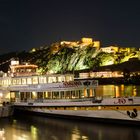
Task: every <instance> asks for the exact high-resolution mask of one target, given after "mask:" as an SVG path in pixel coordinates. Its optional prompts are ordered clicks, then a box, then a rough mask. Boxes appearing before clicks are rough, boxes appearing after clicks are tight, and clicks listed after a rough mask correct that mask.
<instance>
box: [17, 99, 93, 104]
mask: <svg viewBox="0 0 140 140" xmlns="http://www.w3.org/2000/svg"><path fill="white" fill-rule="evenodd" d="M84 101H92V98H81V99H42V98H40V99H26V100H20V99H17V100H16V101H15V102H18V103H19V102H22V103H23V102H27V103H59V102H84Z"/></svg>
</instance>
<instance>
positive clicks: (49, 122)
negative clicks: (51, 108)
mask: <svg viewBox="0 0 140 140" xmlns="http://www.w3.org/2000/svg"><path fill="white" fill-rule="evenodd" d="M139 132H140V128H138V127H131V126H119V125H113V124H112V125H111V124H97V123H93V122H92V123H89V122H80V121H79V122H78V121H72V120H66V119H65V120H63V119H56V118H47V117H37V116H36V117H35V116H34V117H33V116H20V117H16V118H10V119H0V140H125V139H126V140H140V133H139Z"/></svg>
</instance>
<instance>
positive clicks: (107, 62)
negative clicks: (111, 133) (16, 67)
mask: <svg viewBox="0 0 140 140" xmlns="http://www.w3.org/2000/svg"><path fill="white" fill-rule="evenodd" d="M108 48H109V47H108ZM108 48H107V49H108ZM114 48H118V47H114ZM122 50H123V51H122ZM124 50H125V51H124ZM128 50H129V51H128ZM111 51H112V48H111ZM11 58H19V60H20V62H25V61H26V62H29V63H33V64H36V65H38V66H39V69H38V70H39V72H40V73H46V72H51V73H66V72H73V71H81V70H93V71H98V70H106V69H110V70H112V71H115V70H122V71H123V70H124V69H128V70H129V71H135V70H139V69H140V61H139V60H138V59H139V58H140V51H139V50H138V49H135V48H132V49H131V48H127V49H126V48H120V51H117V52H107V51H104V49H103V48H99V46H98V47H97V46H95V43H94V42H92V41H91V40H90V42H84V43H83V42H64V41H63V42H56V43H53V44H52V45H50V46H48V45H44V46H41V47H38V48H33V49H32V50H31V51H30V52H25V51H24V52H13V53H9V54H3V55H1V56H0V63H1V65H0V70H2V71H7V70H8V66H9V64H10V61H9V60H10V59H11Z"/></svg>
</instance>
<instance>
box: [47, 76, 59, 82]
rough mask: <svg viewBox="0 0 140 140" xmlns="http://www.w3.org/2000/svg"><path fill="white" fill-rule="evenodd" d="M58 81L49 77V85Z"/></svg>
mask: <svg viewBox="0 0 140 140" xmlns="http://www.w3.org/2000/svg"><path fill="white" fill-rule="evenodd" d="M56 81H57V80H56V77H48V83H55V82H56Z"/></svg>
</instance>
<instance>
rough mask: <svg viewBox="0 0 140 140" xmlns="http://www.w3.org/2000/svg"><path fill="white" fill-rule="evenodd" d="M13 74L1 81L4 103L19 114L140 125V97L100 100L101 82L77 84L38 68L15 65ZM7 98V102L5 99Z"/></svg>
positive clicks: (8, 74) (0, 78) (82, 81)
mask: <svg viewBox="0 0 140 140" xmlns="http://www.w3.org/2000/svg"><path fill="white" fill-rule="evenodd" d="M10 68H11V70H10V72H9V73H7V74H6V75H3V76H2V77H0V90H1V101H2V99H3V101H6V100H7V101H8V100H9V102H12V103H13V105H14V107H15V108H16V110H20V111H28V112H32V113H40V114H46V115H57V116H58V115H59V116H63V117H64V116H68V117H72V118H73V117H78V118H82V119H83V118H87V119H95V118H96V119H100V120H104V119H105V120H112V119H113V120H117V121H118V120H119V121H121V122H125V121H129V122H140V113H139V110H140V97H127V98H126V97H120V98H104V97H101V96H96V92H95V89H96V87H97V86H98V81H97V80H86V79H85V80H78V81H75V80H74V75H73V74H44V75H39V74H38V73H37V72H36V69H37V66H36V65H31V64H24V65H20V64H19V62H18V61H12V62H11V66H10ZM2 97H3V98H2Z"/></svg>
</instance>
